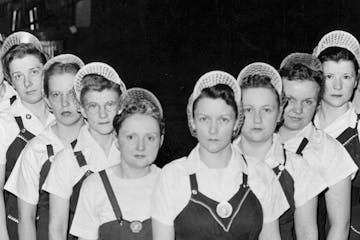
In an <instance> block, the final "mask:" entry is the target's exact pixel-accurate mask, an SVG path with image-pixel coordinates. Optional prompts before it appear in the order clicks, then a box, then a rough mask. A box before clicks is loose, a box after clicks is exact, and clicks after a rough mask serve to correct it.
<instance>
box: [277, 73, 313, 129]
mask: <svg viewBox="0 0 360 240" xmlns="http://www.w3.org/2000/svg"><path fill="white" fill-rule="evenodd" d="M282 82H283V89H284V93H285V96H286V98H287V101H288V103H287V106H286V107H285V109H284V125H283V127H285V128H287V129H289V130H291V131H299V130H302V129H303V128H304V127H306V125H308V124H309V123H310V122H311V120H312V118H313V117H314V114H315V111H316V107H317V101H318V95H319V91H320V86H319V85H318V84H317V83H316V82H314V81H308V80H295V81H289V80H287V79H286V78H284V79H283V81H282Z"/></svg>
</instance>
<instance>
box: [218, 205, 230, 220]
mask: <svg viewBox="0 0 360 240" xmlns="http://www.w3.org/2000/svg"><path fill="white" fill-rule="evenodd" d="M232 211H233V208H232V206H231V204H230V203H228V202H220V203H219V204H218V205H217V206H216V213H217V215H219V217H221V218H228V217H230V216H231V214H232Z"/></svg>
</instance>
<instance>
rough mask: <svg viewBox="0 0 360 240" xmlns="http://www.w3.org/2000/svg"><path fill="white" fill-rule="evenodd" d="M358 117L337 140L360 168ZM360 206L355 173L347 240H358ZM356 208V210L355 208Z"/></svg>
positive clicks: (358, 177)
mask: <svg viewBox="0 0 360 240" xmlns="http://www.w3.org/2000/svg"><path fill="white" fill-rule="evenodd" d="M359 120H360V115H357V120H356V125H355V128H351V127H348V128H347V129H345V130H344V131H343V132H342V133H341V134H340V135H339V136H338V137H337V138H336V140H338V141H339V142H340V143H341V144H342V145H343V146H344V147H345V148H346V150H347V152H348V153H349V154H350V156H351V158H352V159H353V160H354V162H355V163H356V165H357V166H358V167H359V168H360V143H359V134H358V131H357V127H358V122H359ZM359 205H360V174H359V173H357V175H356V176H355V178H354V179H353V180H352V186H351V229H350V238H349V240H355V239H360V218H359V217H358V216H357V215H358V214H360V213H359V210H357V209H358V208H360V207H359ZM356 207H357V208H356Z"/></svg>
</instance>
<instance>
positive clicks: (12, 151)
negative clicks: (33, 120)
mask: <svg viewBox="0 0 360 240" xmlns="http://www.w3.org/2000/svg"><path fill="white" fill-rule="evenodd" d="M10 101H11V99H10ZM14 118H15V121H16V124H17V125H18V127H19V129H20V132H19V133H18V135H17V136H16V138H15V139H14V141H13V142H12V143H11V144H10V146H9V148H8V150H7V152H6V165H5V182H6V181H7V179H8V178H9V176H10V174H11V171H12V170H13V168H14V166H15V163H16V161H17V159H18V157H19V156H20V154H21V152H22V150H23V149H24V148H25V146H26V144H27V143H28V142H29V141H30V140H31V139H32V138H34V137H35V135H34V134H32V133H31V132H29V131H28V130H27V129H26V128H25V127H24V123H23V121H22V118H21V117H20V116H16V117H14ZM4 201H5V210H6V216H7V218H6V226H7V230H8V234H9V238H10V239H11V240H17V239H18V222H19V221H18V206H17V197H16V196H15V195H14V194H12V193H10V192H6V191H4Z"/></svg>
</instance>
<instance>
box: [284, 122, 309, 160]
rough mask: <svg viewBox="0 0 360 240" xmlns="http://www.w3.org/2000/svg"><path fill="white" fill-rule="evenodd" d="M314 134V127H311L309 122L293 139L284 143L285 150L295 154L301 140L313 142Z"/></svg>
mask: <svg viewBox="0 0 360 240" xmlns="http://www.w3.org/2000/svg"><path fill="white" fill-rule="evenodd" d="M315 132H316V128H315V126H314V125H313V123H312V122H310V123H309V124H308V125H306V127H304V128H303V129H302V130H301V131H299V132H298V133H297V134H296V135H295V136H294V137H292V138H290V139H288V140H287V141H285V142H284V146H285V149H287V150H289V151H291V152H294V153H295V152H296V150H297V149H298V147H299V145H300V143H301V141H302V140H303V138H307V139H308V140H309V141H310V140H314V135H315Z"/></svg>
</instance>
